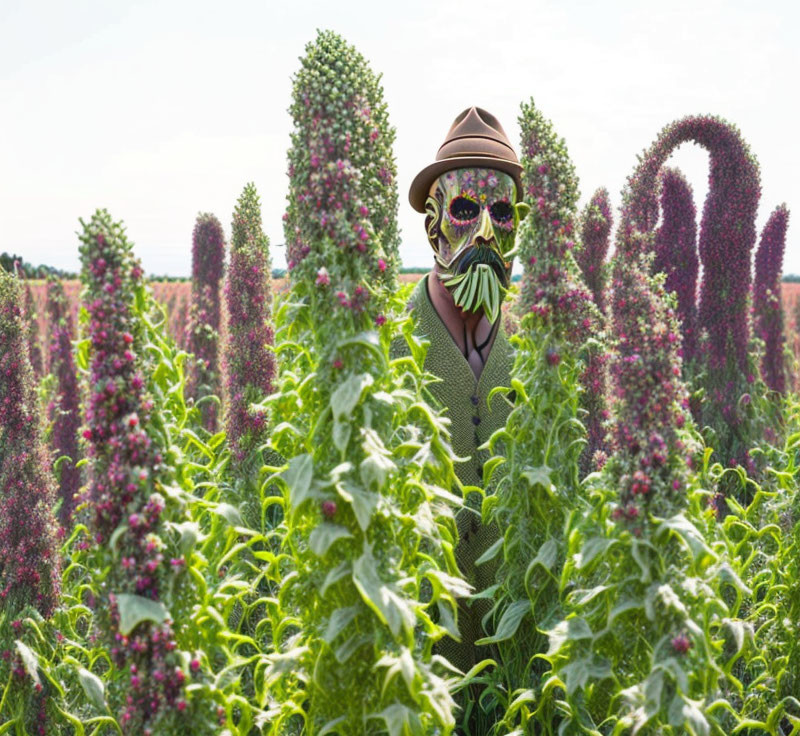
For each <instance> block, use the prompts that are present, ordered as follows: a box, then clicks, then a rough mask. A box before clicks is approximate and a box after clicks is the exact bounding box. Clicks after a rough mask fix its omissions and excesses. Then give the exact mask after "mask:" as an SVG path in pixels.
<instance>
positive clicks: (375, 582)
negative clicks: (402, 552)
mask: <svg viewBox="0 0 800 736" xmlns="http://www.w3.org/2000/svg"><path fill="white" fill-rule="evenodd" d="M353 583H355V586H356V588H357V589H358V592H359V593H360V594H361V598H362V599H363V601H364V603H366V604H367V605H368V606H369V607H370V608H371V609H372V611H373V612H374V613H375V615H376V616H377V617H378V618H379V619H380V620H381V621H382V622H383V623H384V624H386V625H387V626H388V627H389V629H390V630H391V632H392V634H393V635H394V636H398V635H399V634H400V630H401V629H403V630H404V631H405V632H406V634H407V635H411V634H412V633H413V631H414V624H415V623H416V614H415V612H414V609H413V608H411V605H410V604H409V602H408V601H406V600H404V599H403V598H402V596H401V595H399V594H398V593H397V592H395V591H394V590H393V589H392V587H390V586H389V585H387V584H385V583H384V582H383V581H382V580H381V579H380V577H379V575H378V561H377V560H376V559H375V557H374V556H373V554H372V547H370V546H369V545H368V544H367V543H366V542H365V543H364V554H362V555H361V557H359V558H358V559H357V560H356V561H355V562H354V563H353Z"/></svg>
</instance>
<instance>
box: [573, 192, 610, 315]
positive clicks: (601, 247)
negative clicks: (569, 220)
mask: <svg viewBox="0 0 800 736" xmlns="http://www.w3.org/2000/svg"><path fill="white" fill-rule="evenodd" d="M580 222H581V227H580V235H581V244H582V247H581V248H580V250H578V251H577V252H576V254H575V260H576V261H577V262H578V265H579V266H580V268H581V272H582V273H583V280H584V281H585V282H586V285H587V286H588V287H589V289H590V290H591V292H592V295H593V296H594V303H595V304H596V305H597V308H598V309H599V310H600V311H601V312H605V311H606V298H605V289H606V281H607V280H608V276H607V270H608V269H607V266H606V256H607V254H608V246H609V244H610V241H611V228H612V226H613V217H612V214H611V205H610V204H609V201H608V190H607V189H605V187H601V188H600V189H598V190H597V191H596V192H595V193H594V194H593V195H592V198H591V199H590V200H589V203H588V204H587V205H586V207H585V208H584V210H583V212H582V214H581V220H580Z"/></svg>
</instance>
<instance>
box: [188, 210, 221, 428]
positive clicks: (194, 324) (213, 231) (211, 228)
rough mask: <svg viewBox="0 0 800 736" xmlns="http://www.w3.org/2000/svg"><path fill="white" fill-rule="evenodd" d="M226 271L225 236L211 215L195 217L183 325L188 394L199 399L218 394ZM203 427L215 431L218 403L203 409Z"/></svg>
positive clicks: (205, 406) (207, 405) (209, 404)
mask: <svg viewBox="0 0 800 736" xmlns="http://www.w3.org/2000/svg"><path fill="white" fill-rule="evenodd" d="M224 268H225V234H224V233H223V231H222V225H221V224H220V222H219V220H218V219H217V218H216V217H215V216H214V215H212V214H211V213H208V212H206V213H202V214H199V215H198V216H197V221H196V222H195V226H194V231H193V233H192V307H191V313H190V317H189V323H188V325H187V326H186V332H187V337H188V340H187V342H188V344H189V352H191V353H194V355H195V357H196V362H195V364H194V365H193V367H192V370H191V372H190V385H189V394H190V395H191V396H194V397H195V399H197V400H199V399H202V398H203V397H205V396H209V395H211V394H214V395H217V396H218V395H219V389H220V381H219V367H218V351H219V333H220V283H221V280H222V276H223V270H224ZM202 415H203V425H204V426H205V428H206V429H207V430H208V431H209V432H214V431H216V427H217V404H216V403H214V402H212V401H207V402H205V403H204V404H203V406H202Z"/></svg>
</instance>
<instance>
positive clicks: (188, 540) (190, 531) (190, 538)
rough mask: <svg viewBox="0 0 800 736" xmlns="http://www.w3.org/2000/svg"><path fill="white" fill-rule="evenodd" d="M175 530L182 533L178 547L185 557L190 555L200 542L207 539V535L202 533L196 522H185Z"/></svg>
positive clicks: (177, 525)
mask: <svg viewBox="0 0 800 736" xmlns="http://www.w3.org/2000/svg"><path fill="white" fill-rule="evenodd" d="M174 528H175V529H177V530H178V531H179V532H180V533H181V538H180V540H179V541H178V546H179V547H180V550H181V553H182V554H184V555H187V554H189V553H190V552H191V551H192V550H193V549H194V548H195V546H196V545H197V543H198V542H200V541H202V540H203V539H205V535H204V534H203V533H202V532H201V531H200V525H199V524H198V523H197V522H195V521H184V522H183V523H181V524H176V525H175V527H174Z"/></svg>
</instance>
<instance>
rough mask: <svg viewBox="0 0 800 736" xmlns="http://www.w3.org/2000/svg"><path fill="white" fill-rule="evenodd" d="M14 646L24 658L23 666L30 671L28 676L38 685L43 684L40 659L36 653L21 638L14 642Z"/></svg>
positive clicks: (21, 657)
mask: <svg viewBox="0 0 800 736" xmlns="http://www.w3.org/2000/svg"><path fill="white" fill-rule="evenodd" d="M14 646H15V647H16V648H17V653H18V654H19V657H20V659H21V660H22V666H23V667H24V668H25V672H27V673H28V676H29V677H30V678H31V679H32V680H33V681H34V682H35V683H36V684H37V685H41V684H42V681H41V679H39V660H38V659H37V658H36V655H35V654H34V653H33V652H32V651H31V649H30V648H29V647H28V645H27V644H25V643H24V642H21V641H20V640H19V639H17V640H16V641H15V642H14Z"/></svg>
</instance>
